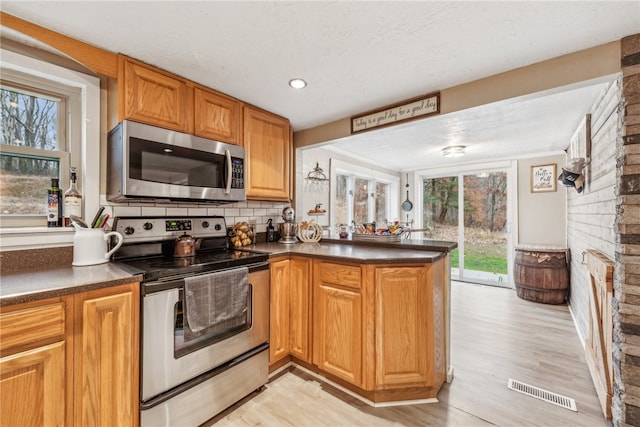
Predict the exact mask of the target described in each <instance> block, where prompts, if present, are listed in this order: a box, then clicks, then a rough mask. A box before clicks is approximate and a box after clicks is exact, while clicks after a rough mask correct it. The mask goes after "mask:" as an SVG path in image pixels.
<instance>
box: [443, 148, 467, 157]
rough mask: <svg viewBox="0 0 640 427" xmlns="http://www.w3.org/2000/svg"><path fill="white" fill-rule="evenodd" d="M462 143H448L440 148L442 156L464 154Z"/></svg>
mask: <svg viewBox="0 0 640 427" xmlns="http://www.w3.org/2000/svg"><path fill="white" fill-rule="evenodd" d="M465 148H467V147H465V146H464V145H450V146H448V147H444V148H443V149H442V157H460V156H464V149H465Z"/></svg>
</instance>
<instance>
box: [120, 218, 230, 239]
mask: <svg viewBox="0 0 640 427" xmlns="http://www.w3.org/2000/svg"><path fill="white" fill-rule="evenodd" d="M113 230H114V231H118V232H119V233H121V234H122V235H123V238H124V239H123V240H124V242H125V243H126V242H129V243H135V242H151V241H161V240H170V239H175V238H176V237H178V236H181V235H183V234H189V235H191V236H193V237H196V238H205V237H224V236H226V232H227V231H226V230H227V226H226V223H225V219H224V217H222V216H202V217H200V216H199V217H146V218H141V217H117V218H115V220H114V222H113Z"/></svg>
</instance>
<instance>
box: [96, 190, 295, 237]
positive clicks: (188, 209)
mask: <svg viewBox="0 0 640 427" xmlns="http://www.w3.org/2000/svg"><path fill="white" fill-rule="evenodd" d="M101 206H104V208H105V212H106V213H108V214H109V215H111V217H112V218H114V217H117V216H197V215H217V216H224V217H225V220H226V222H227V227H232V226H233V225H234V224H235V223H236V222H240V221H247V222H249V221H250V220H255V221H256V231H257V232H265V231H266V229H267V221H268V220H269V218H271V219H272V220H273V223H274V224H277V223H279V222H283V220H282V210H283V209H284V208H285V207H288V206H291V204H290V203H285V202H263V201H254V200H247V201H245V202H237V203H229V204H226V205H219V206H216V205H207V204H182V203H155V204H152V203H149V204H141V203H117V204H116V203H111V202H108V201H106V199H105V198H104V196H103V198H102V200H101ZM89 220H91V219H89ZM109 225H112V221H111V220H110V221H109Z"/></svg>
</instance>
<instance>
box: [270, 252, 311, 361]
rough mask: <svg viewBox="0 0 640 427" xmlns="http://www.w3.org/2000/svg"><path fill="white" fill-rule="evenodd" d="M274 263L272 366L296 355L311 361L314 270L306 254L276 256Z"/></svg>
mask: <svg viewBox="0 0 640 427" xmlns="http://www.w3.org/2000/svg"><path fill="white" fill-rule="evenodd" d="M270 264H271V316H270V317H271V324H270V328H271V330H270V334H269V335H270V340H269V365H270V367H271V368H272V370H274V369H277V368H278V367H280V364H279V363H278V362H279V361H281V360H283V359H284V358H286V357H288V356H294V357H296V358H298V359H299V360H301V361H303V362H308V363H311V322H310V319H311V310H310V299H311V269H312V260H311V259H310V258H304V257H286V258H276V259H274V260H272V261H270Z"/></svg>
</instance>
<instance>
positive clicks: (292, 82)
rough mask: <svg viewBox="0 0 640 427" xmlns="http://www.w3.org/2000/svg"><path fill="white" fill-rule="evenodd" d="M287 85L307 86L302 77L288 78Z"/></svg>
mask: <svg viewBox="0 0 640 427" xmlns="http://www.w3.org/2000/svg"><path fill="white" fill-rule="evenodd" d="M289 86H291V87H292V88H294V89H302V88H303V87H305V86H307V82H305V81H304V80H302V79H291V80H289Z"/></svg>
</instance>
